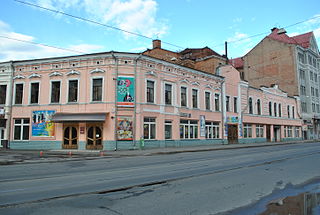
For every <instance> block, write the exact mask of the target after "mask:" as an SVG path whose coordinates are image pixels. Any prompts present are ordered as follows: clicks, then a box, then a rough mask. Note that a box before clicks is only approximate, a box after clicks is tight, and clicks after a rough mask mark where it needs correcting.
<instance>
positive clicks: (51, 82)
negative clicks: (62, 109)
mask: <svg viewBox="0 0 320 215" xmlns="http://www.w3.org/2000/svg"><path fill="white" fill-rule="evenodd" d="M53 82H59V83H60V89H59V101H58V102H52V86H53ZM61 83H62V81H61V80H50V98H49V99H50V104H59V103H61V88H62V84H61Z"/></svg>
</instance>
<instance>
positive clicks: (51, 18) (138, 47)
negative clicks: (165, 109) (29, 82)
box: [0, 0, 320, 62]
mask: <svg viewBox="0 0 320 215" xmlns="http://www.w3.org/2000/svg"><path fill="white" fill-rule="evenodd" d="M19 1H23V2H28V3H32V4H35V5H38V6H41V7H44V8H49V9H51V10H55V11H60V12H63V13H67V14H70V15H73V16H77V17H81V18H84V19H88V20H91V21H94V22H96V23H99V24H94V23H93V22H85V21H81V20H78V19H75V18H72V17H70V16H66V15H63V14H61V13H55V12H50V11H48V10H44V9H41V8H39V7H33V6H28V5H26V4H24V3H21V2H19ZM19 1H18V0H0V62H4V61H10V60H26V59H35V58H44V57H55V56H69V55H79V54H84V53H96V52H109V51H119V52H135V53H138V52H142V51H144V50H146V49H148V48H152V39H160V40H161V41H162V47H163V48H164V49H168V50H171V51H181V50H183V49H185V48H202V47H205V46H207V47H209V48H211V49H213V50H214V51H216V52H218V53H219V54H224V52H225V51H224V50H225V48H224V42H225V41H228V57H229V58H236V57H241V56H243V55H245V54H246V53H247V52H248V51H250V50H251V49H252V48H253V47H254V46H255V45H257V44H258V43H259V41H261V40H262V39H263V38H264V37H265V36H267V35H268V34H269V33H270V32H271V31H270V29H272V28H273V27H278V28H283V27H287V26H290V27H287V28H286V31H287V34H288V35H289V36H294V35H298V34H302V33H306V32H309V31H313V32H314V35H315V38H316V40H317V43H318V46H320V45H319V44H320V2H319V0H304V1H301V0H282V1H279V0H269V1H257V0H242V1H236V0H231V1H228V2H226V1H217V0H19ZM296 23H299V24H296ZM108 26H112V27H113V28H110V27H108ZM117 29H122V30H124V31H120V30H117ZM128 32H133V33H135V34H138V35H140V36H137V35H134V34H131V33H128ZM141 35H142V36H141ZM254 35H259V36H254ZM39 43H40V44H43V45H46V46H41V45H36V44H39ZM51 46H54V47H59V48H61V49H56V48H52V47H51Z"/></svg>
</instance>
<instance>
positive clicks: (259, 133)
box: [256, 125, 263, 137]
mask: <svg viewBox="0 0 320 215" xmlns="http://www.w3.org/2000/svg"><path fill="white" fill-rule="evenodd" d="M256 136H257V137H263V125H256Z"/></svg>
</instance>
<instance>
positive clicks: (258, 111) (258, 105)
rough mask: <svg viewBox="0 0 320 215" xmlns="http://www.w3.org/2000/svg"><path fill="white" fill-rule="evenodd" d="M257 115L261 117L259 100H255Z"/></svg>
mask: <svg viewBox="0 0 320 215" xmlns="http://www.w3.org/2000/svg"><path fill="white" fill-rule="evenodd" d="M257 113H258V115H261V101H260V99H258V100H257Z"/></svg>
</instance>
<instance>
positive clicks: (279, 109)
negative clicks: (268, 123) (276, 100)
mask: <svg viewBox="0 0 320 215" xmlns="http://www.w3.org/2000/svg"><path fill="white" fill-rule="evenodd" d="M278 107H279V108H278V111H279V117H281V114H282V113H281V104H279V105H278Z"/></svg>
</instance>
